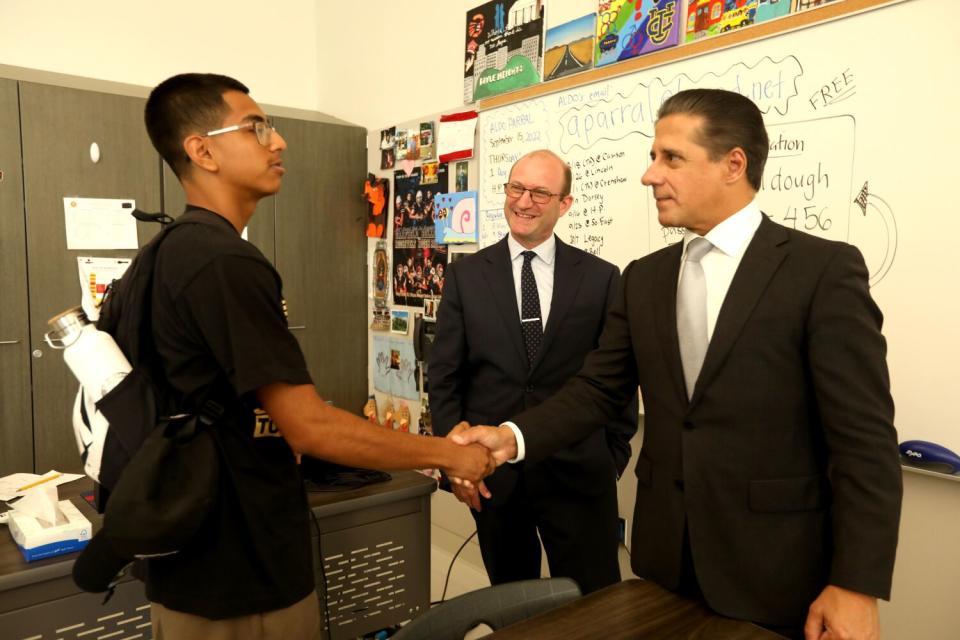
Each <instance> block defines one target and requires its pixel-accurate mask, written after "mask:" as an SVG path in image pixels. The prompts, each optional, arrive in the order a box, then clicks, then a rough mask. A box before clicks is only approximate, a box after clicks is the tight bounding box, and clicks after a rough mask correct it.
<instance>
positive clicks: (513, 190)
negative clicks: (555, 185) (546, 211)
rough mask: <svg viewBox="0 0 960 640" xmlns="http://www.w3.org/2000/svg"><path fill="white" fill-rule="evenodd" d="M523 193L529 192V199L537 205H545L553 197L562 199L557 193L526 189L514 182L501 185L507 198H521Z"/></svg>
mask: <svg viewBox="0 0 960 640" xmlns="http://www.w3.org/2000/svg"><path fill="white" fill-rule="evenodd" d="M524 191H529V192H530V199H531V200H533V201H534V202H536V203H537V204H547V203H548V202H550V199H551V198H553V197H554V196H556V197H558V198H562V197H563V196H562V195H561V194H559V193H552V192H550V191H547V190H546V189H540V188H539V187H538V188H536V189H528V188H527V187H525V186H523V185H522V184H518V183H516V182H505V183H504V184H503V192H504V193H506V194H507V196H509V197H511V198H514V199H516V198H522V197H523V192H524Z"/></svg>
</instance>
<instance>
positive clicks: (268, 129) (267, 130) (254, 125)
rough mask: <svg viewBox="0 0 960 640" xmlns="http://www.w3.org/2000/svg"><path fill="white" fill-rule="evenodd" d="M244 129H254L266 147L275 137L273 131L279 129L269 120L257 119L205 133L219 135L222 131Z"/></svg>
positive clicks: (258, 140)
mask: <svg viewBox="0 0 960 640" xmlns="http://www.w3.org/2000/svg"><path fill="white" fill-rule="evenodd" d="M243 129H253V132H254V133H255V134H257V142H259V143H260V144H261V145H263V146H264V147H266V146H269V145H270V141H271V140H272V139H273V133H274V132H275V131H276V130H277V128H276V127H275V126H273V123H272V122H270V121H269V120H266V121H264V120H257V121H255V122H244V123H243V124H235V125H233V126H232V127H224V128H223V129H215V130H214V131H207V132H206V133H205V134H203V135H205V136H218V135H220V134H221V133H230V132H231V131H241V130H243Z"/></svg>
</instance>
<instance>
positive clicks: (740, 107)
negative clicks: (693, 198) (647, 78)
mask: <svg viewBox="0 0 960 640" xmlns="http://www.w3.org/2000/svg"><path fill="white" fill-rule="evenodd" d="M674 114H688V115H692V116H700V117H702V118H703V127H701V129H700V132H699V135H698V136H697V140H696V142H697V144H699V145H700V146H702V147H703V148H705V149H706V150H707V153H708V154H709V155H710V159H711V160H714V161H716V160H719V159H720V157H721V156H723V155H724V154H725V153H727V152H728V151H730V150H731V149H733V148H735V147H740V148H741V149H743V152H744V154H746V156H747V180H748V181H749V182H750V184H751V185H752V186H753V188H754V189H755V190H756V191H759V190H760V184H761V178H762V177H763V165H765V164H766V163H767V152H768V151H769V150H770V142H769V140H768V138H767V129H766V127H764V126H763V115H762V114H761V113H760V109H758V108H757V105H755V104H754V103H753V102H751V101H750V99H748V98H745V97H744V96H742V95H740V94H739V93H735V92H733V91H724V90H723V89H688V90H686V91H681V92H680V93H677V94H675V95H673V96H671V97H670V98H668V99H667V100H666V102H664V103H663V104H662V105H661V106H660V111H659V112H657V118H658V119H659V118H665V117H667V116H670V115H674Z"/></svg>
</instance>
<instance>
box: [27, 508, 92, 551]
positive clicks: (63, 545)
mask: <svg viewBox="0 0 960 640" xmlns="http://www.w3.org/2000/svg"><path fill="white" fill-rule="evenodd" d="M57 505H58V507H59V509H60V513H62V514H63V517H65V518H66V519H67V521H66V522H65V523H63V524H59V525H51V526H47V527H44V526H43V525H42V524H40V521H39V520H37V519H36V518H33V517H31V516H28V515H24V514H22V513H17V512H16V511H10V512H9V514H10V516H9V518H10V520H9V523H8V524H9V527H10V533H11V534H13V539H14V541H15V542H16V543H17V546H18V547H20V553H22V554H23V557H24V558H26V560H27V562H33V561H34V560H41V559H43V558H51V557H53V556H59V555H62V554H64V553H73V552H74V551H80V550H81V549H83V548H84V547H85V546H87V543H88V542H90V538H91V537H92V535H93V527H91V526H90V521H89V520H87V519H86V517H84V515H83V514H82V513H80V510H79V509H77V508H76V507H75V506H74V505H73V503H72V502H70V501H69V500H60V501H59V502H58V503H57Z"/></svg>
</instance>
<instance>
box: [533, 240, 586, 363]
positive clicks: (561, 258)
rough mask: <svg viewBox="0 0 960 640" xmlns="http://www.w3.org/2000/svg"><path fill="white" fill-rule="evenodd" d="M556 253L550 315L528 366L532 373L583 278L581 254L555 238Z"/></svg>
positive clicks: (553, 336)
mask: <svg viewBox="0 0 960 640" xmlns="http://www.w3.org/2000/svg"><path fill="white" fill-rule="evenodd" d="M556 242H557V253H556V257H555V258H554V262H553V298H552V299H551V301H550V317H549V318H548V319H547V326H546V327H544V330H543V342H541V343H540V351H539V353H537V357H536V359H535V360H534V361H533V366H531V367H530V372H531V373H532V372H533V371H534V370H536V368H537V366H539V364H540V362H541V361H542V360H543V355H544V354H545V353H547V350H548V349H550V343H551V342H553V340H554V338H555V337H556V335H557V333H558V332H559V328H558V327H560V325H561V324H563V319H564V317H566V315H567V312H568V311H569V310H570V305H572V304H573V301H574V300H575V299H576V297H577V293H578V292H579V291H580V283H581V281H582V280H583V271H582V270H581V269H580V268H579V267H580V261H581V260H582V259H583V256H582V255H580V253H579V252H577V251H573V250H572V249H571V248H570V247H569V245H566V244H564V243H563V242H561V241H560V238H556Z"/></svg>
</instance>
